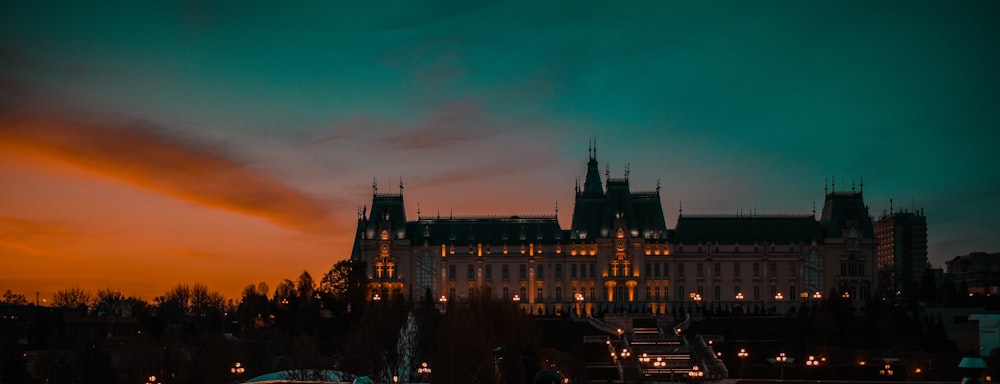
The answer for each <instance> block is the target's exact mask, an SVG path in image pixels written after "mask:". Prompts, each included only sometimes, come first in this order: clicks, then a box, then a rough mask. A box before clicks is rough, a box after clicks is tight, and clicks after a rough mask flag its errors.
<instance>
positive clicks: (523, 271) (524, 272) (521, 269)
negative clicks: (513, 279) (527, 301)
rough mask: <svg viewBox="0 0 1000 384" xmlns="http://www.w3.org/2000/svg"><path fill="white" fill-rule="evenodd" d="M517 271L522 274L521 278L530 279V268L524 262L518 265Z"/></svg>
mask: <svg viewBox="0 0 1000 384" xmlns="http://www.w3.org/2000/svg"><path fill="white" fill-rule="evenodd" d="M517 273H518V275H519V276H520V278H521V280H527V279H528V268H527V267H526V266H525V265H524V264H521V265H519V266H518V268H517ZM522 297H523V296H522Z"/></svg>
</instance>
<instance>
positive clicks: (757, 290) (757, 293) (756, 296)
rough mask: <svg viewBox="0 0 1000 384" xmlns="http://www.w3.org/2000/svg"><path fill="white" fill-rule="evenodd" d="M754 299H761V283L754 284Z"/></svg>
mask: <svg viewBox="0 0 1000 384" xmlns="http://www.w3.org/2000/svg"><path fill="white" fill-rule="evenodd" d="M753 299H754V300H760V286H759V285H754V286H753Z"/></svg>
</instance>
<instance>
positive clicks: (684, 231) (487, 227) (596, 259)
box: [351, 150, 876, 314]
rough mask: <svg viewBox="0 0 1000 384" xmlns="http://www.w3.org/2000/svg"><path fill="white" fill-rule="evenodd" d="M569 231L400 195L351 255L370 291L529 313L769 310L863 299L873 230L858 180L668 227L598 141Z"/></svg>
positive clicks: (377, 214) (361, 224) (377, 196)
mask: <svg viewBox="0 0 1000 384" xmlns="http://www.w3.org/2000/svg"><path fill="white" fill-rule="evenodd" d="M588 157H589V159H588V162H587V176H586V179H585V182H584V185H583V187H582V189H581V187H580V186H579V184H578V185H577V187H576V200H575V206H574V211H573V216H572V223H571V226H570V228H569V229H563V228H561V227H560V225H559V222H558V220H557V215H556V214H553V215H551V216H549V215H545V216H525V215H510V216H502V217H501V216H496V217H486V216H463V217H459V216H452V215H449V216H447V217H444V216H422V215H420V214H419V212H418V216H419V217H418V218H417V219H416V220H412V221H410V220H407V218H406V211H405V209H404V206H403V195H402V188H400V193H399V194H382V193H378V192H377V189H375V192H374V193H373V197H372V204H371V209H370V210H367V209H366V210H363V211H362V212H359V217H358V227H357V233H356V239H355V242H354V247H353V251H352V254H351V258H352V260H357V261H365V262H366V263H367V268H368V276H369V278H370V283H369V286H370V289H371V292H370V295H369V298H370V299H376V298H377V299H380V300H381V299H389V298H391V297H405V298H409V299H411V300H413V299H419V298H421V297H422V296H424V295H425V294H429V295H430V298H429V299H431V300H435V301H440V302H442V303H443V302H448V301H462V300H465V299H467V298H469V297H472V296H473V295H477V294H485V295H488V296H491V297H494V298H497V299H503V300H512V301H516V302H518V303H520V304H521V305H522V307H523V308H525V310H527V311H530V312H531V313H554V312H564V313H588V314H589V313H592V312H594V311H622V310H625V311H642V312H653V313H666V312H667V311H670V310H671V309H673V308H674V307H673V306H676V305H679V304H680V305H688V306H690V305H699V304H700V305H721V306H732V307H736V306H741V305H747V306H749V305H754V306H763V307H766V308H779V307H785V306H787V305H790V304H789V303H795V302H798V301H800V300H812V299H816V298H821V297H825V296H826V295H828V294H830V293H831V292H832V293H833V294H837V295H841V296H843V297H849V298H852V299H858V300H860V301H864V300H867V299H868V298H870V297H871V296H872V295H873V291H874V288H875V267H876V264H875V235H874V231H873V227H872V221H871V217H870V216H869V214H868V207H867V206H865V204H864V201H863V198H862V193H861V192H860V191H853V190H852V191H850V192H842V191H841V192H838V191H831V192H829V193H827V194H826V200H825V204H824V207H823V212H822V215H821V216H820V218H819V220H817V219H816V218H815V214H801V215H779V216H771V215H756V214H740V215H721V216H719V215H716V216H705V215H690V214H683V213H682V214H681V215H680V217H679V218H678V221H677V225H676V227H675V229H669V228H667V225H666V222H665V220H664V215H663V208H662V206H661V203H660V188H659V186H657V188H656V189H655V190H650V191H633V190H631V188H630V186H629V179H628V173H627V172H626V175H625V177H624V178H611V177H609V176H608V175H607V174H606V175H605V179H606V182H603V183H602V180H601V175H600V172H599V170H598V163H597V158H596V151H593V150H591V152H590V153H589V156H588Z"/></svg>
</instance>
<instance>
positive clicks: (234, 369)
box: [229, 361, 246, 383]
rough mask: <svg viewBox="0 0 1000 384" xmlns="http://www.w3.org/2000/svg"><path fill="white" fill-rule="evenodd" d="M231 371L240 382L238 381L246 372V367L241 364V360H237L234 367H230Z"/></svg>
mask: <svg viewBox="0 0 1000 384" xmlns="http://www.w3.org/2000/svg"><path fill="white" fill-rule="evenodd" d="M229 372H230V373H232V374H233V376H235V378H236V382H237V383H238V382H240V375H242V374H243V372H246V369H245V368H243V365H242V364H240V362H239V361H237V362H236V364H235V365H233V367H232V368H229Z"/></svg>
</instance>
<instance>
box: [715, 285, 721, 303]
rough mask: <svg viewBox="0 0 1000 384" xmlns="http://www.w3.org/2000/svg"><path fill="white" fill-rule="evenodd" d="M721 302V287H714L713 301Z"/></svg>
mask: <svg viewBox="0 0 1000 384" xmlns="http://www.w3.org/2000/svg"><path fill="white" fill-rule="evenodd" d="M720 300H722V287H721V286H719V285H716V286H715V301H720Z"/></svg>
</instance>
